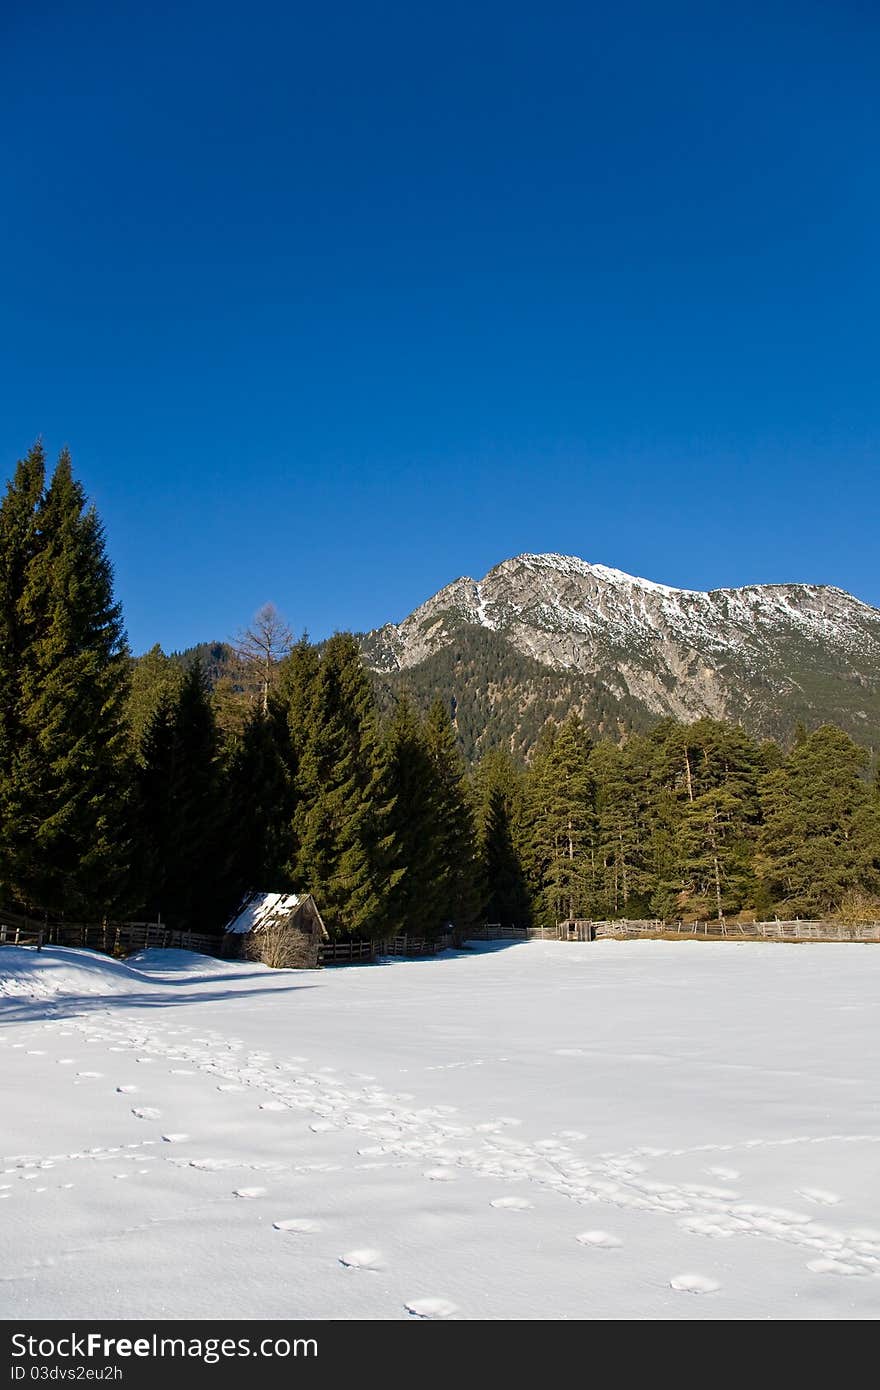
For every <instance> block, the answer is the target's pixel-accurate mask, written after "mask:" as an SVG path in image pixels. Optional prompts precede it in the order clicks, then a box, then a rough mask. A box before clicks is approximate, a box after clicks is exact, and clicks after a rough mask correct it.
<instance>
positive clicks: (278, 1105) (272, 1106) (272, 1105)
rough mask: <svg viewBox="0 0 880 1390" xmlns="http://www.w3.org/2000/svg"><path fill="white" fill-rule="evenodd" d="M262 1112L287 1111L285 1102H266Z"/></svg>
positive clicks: (262, 1106) (262, 1105)
mask: <svg viewBox="0 0 880 1390" xmlns="http://www.w3.org/2000/svg"><path fill="white" fill-rule="evenodd" d="M260 1109H261V1110H287V1109H288V1106H287V1105H285V1103H284V1101H283V1100H264V1101H263V1102H262V1103H261V1105H260Z"/></svg>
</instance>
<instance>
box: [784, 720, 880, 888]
mask: <svg viewBox="0 0 880 1390" xmlns="http://www.w3.org/2000/svg"><path fill="white" fill-rule="evenodd" d="M867 765H868V755H867V753H866V752H865V751H864V749H861V748H858V747H857V746H856V744H854V743H853V741H852V739H851V738H850V737H849V735H848V734H845V733H844V732H843V731H842V730H841V729H837V728H834V727H833V726H831V725H824V726H823V727H822V728H819V729H816V730H814V731H813V732H812V733H810V734H807V735H805V737H803V738H802V739H801V740H800V741H799V742H798V743H796V745H795V747H794V748H793V749H792V751H791V754H790V756H789V758H788V760H787V762H786V763H785V764H784V766H782V767H780V768H777V769H776V770H775V771H773V772H770V773H768V774H767V775H766V776H765V777H764V778H763V779H762V782H761V801H762V805H763V812H764V824H763V828H762V831H761V851H762V858H761V862H760V865H759V870H760V873H761V875H762V877H763V878H764V880H765V882H766V883H767V887H768V890H769V893H770V895H771V897H772V899H773V901H774V902H775V903H777V904H778V906H779V908H780V909H781V910H784V911H787V912H789V913H792V914H795V913H796V914H798V915H809V914H811V913H823V912H829V911H833V910H834V909H835V908H836V907H838V906H839V905H840V903H841V901H842V899H843V898H844V896H845V895H846V894H847V893H848V892H849V891H851V890H852V889H854V888H861V889H865V890H867V891H868V892H872V893H873V892H876V891H877V890H878V888H880V876H878V868H877V864H878V858H880V843H878V839H877V835H878V830H877V817H876V814H875V813H874V808H873V807H872V805H871V801H872V798H871V792H870V788H869V786H868V784H867V782H866V781H865V780H864V773H865V771H866V769H867Z"/></svg>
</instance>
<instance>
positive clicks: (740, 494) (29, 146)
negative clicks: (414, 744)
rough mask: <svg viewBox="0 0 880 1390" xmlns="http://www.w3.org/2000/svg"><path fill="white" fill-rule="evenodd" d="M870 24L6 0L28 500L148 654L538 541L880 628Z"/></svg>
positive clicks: (435, 579) (8, 358)
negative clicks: (852, 599) (46, 461)
mask: <svg viewBox="0 0 880 1390" xmlns="http://www.w3.org/2000/svg"><path fill="white" fill-rule="evenodd" d="M878 58H880V12H878V10H877V8H876V5H875V4H873V3H861V2H860V0H853V3H850V2H849V0H841V3H838V4H835V5H830V4H827V3H820V4H819V3H817V4H813V3H810V0H796V2H793V3H790V4H788V3H787V4H781V3H774V2H773V0H767V3H760V4H752V3H750V0H744V3H739V4H733V3H726V4H713V3H711V0H709V2H708V3H694V4H690V3H678V0H669V3H665V4H661V3H647V2H642V0H618V3H615V4H614V5H607V4H602V5H599V4H596V5H592V4H590V3H585V0H581V2H580V3H574V4H566V5H561V4H555V3H552V0H548V2H547V3H541V4H540V5H539V4H534V3H533V4H527V5H522V4H517V3H515V0H507V3H504V4H495V3H479V2H478V0H477V3H474V0H470V2H469V3H467V4H464V3H458V0H444V3H443V4H442V5H440V4H426V5H420V4H417V3H416V4H413V3H412V0H409V3H405V4H397V3H387V4H372V5H366V4H363V3H360V4H326V5H322V6H314V5H310V6H305V5H300V4H267V3H262V2H261V0H255V3H250V4H248V5H244V4H240V3H239V4H237V5H229V4H226V3H224V2H223V0H214V3H211V4H205V3H202V0H195V3H190V4H187V5H184V6H171V5H163V4H161V3H160V4H157V5H155V6H149V7H146V6H144V7H138V8H137V9H136V8H135V7H133V6H128V5H121V6H120V5H118V4H115V3H114V4H106V5H95V4H90V3H89V2H88V0H81V3H79V4H78V5H76V6H71V5H64V4H60V3H57V4H52V3H42V0H32V2H31V3H28V4H27V5H25V4H21V3H19V0H12V3H9V2H7V4H6V5H5V6H4V7H3V14H2V18H0V76H2V86H3V96H4V117H5V119H4V125H5V130H6V136H7V139H6V140H5V142H4V144H3V148H2V153H0V174H2V185H0V186H2V189H3V217H2V221H0V264H2V266H3V298H2V304H3V315H2V323H3V333H2V339H0V343H2V345H0V399H2V414H0V449H2V460H0V462H2V469H3V472H4V473H8V472H9V471H10V470H11V468H12V466H13V465H14V462H15V459H16V458H17V457H18V456H19V455H20V454H21V453H22V452H23V451H24V450H25V449H26V448H27V447H28V445H29V444H30V442H31V441H32V440H33V439H34V437H35V436H36V435H38V434H42V435H43V437H44V439H45V441H46V444H47V446H48V447H49V449H50V450H52V451H55V450H57V448H58V447H60V446H61V444H63V443H69V444H70V446H71V448H72V450H73V454H74V461H75V466H76V468H77V470H78V472H79V474H80V475H81V476H82V478H83V480H84V482H85V484H86V486H87V488H88V489H89V491H90V493H91V494H92V495H93V496H94V498H95V499H96V501H97V503H98V506H99V509H100V511H101V514H102V516H103V518H104V520H105V523H106V526H107V531H108V538H109V545H110V551H111V554H112V557H113V561H114V564H115V567H116V573H117V583H118V589H119V593H120V596H121V598H122V599H123V602H124V605H125V611H126V618H127V623H128V629H129V633H130V637H131V641H132V644H133V646H134V647H135V649H137V650H142V649H143V648H145V647H147V646H149V645H150V644H152V643H153V642H154V641H159V642H161V643H162V644H163V645H164V646H166V648H174V647H181V646H184V645H188V644H190V643H192V642H195V641H198V640H202V639H213V638H217V637H224V636H228V635H230V634H231V633H232V632H234V631H235V629H236V628H238V627H239V626H240V625H241V624H242V623H244V622H245V621H246V620H247V618H248V617H249V615H250V614H251V613H252V612H253V610H254V609H256V608H257V607H258V606H259V605H260V604H261V603H263V602H265V601H266V600H269V599H271V600H273V601H274V602H275V603H276V604H277V605H278V606H279V607H280V608H282V609H283V611H284V612H285V613H286V615H287V616H288V618H289V620H290V622H291V624H292V625H293V626H294V627H295V628H296V629H297V630H302V629H304V628H307V629H308V630H309V631H310V632H311V633H312V635H313V636H315V637H321V636H324V635H325V634H327V633H328V632H330V631H332V630H333V629H334V628H347V627H350V628H367V627H371V626H375V625H378V624H379V623H381V622H383V621H385V620H387V619H399V618H401V617H403V616H404V615H405V614H406V613H407V612H409V611H410V610H411V609H412V608H413V607H415V605H416V604H417V603H419V602H421V601H422V600H423V599H424V598H426V597H427V596H428V595H429V594H430V593H432V592H434V591H435V590H436V589H438V588H439V587H440V586H441V585H442V584H444V583H446V582H448V581H449V580H451V579H452V578H454V577H455V576H457V575H459V574H472V575H474V576H479V575H482V574H483V573H485V571H486V570H487V569H489V568H490V567H491V566H492V565H493V564H495V563H497V562H498V561H499V560H501V559H503V558H506V557H507V556H510V555H513V554H516V553H519V552H521V551H526V550H530V551H543V550H554V551H561V552H566V553H571V554H577V555H580V556H582V557H583V558H585V559H587V560H595V561H601V562H602V563H605V564H609V565H614V566H617V567H619V568H621V569H626V570H629V571H630V572H633V573H637V574H643V575H645V576H647V577H649V578H652V579H656V580H661V581H664V582H666V583H671V584H681V585H684V586H688V587H693V588H703V587H713V586H720V585H728V584H740V583H749V582H756V581H771V580H784V579H803V580H810V581H816V582H829V583H834V584H839V585H841V586H843V587H845V588H848V589H850V590H852V591H853V592H855V593H856V594H858V595H859V596H860V597H862V598H864V599H866V600H868V601H870V602H873V603H875V604H878V605H880V571H878V564H877V540H876V535H877V519H878V515H880V481H878V468H877V463H878V446H880V392H878V363H880V351H878V349H880V274H878V257H877V246H878V213H880V184H878V178H877V154H878V135H880V111H878V107H880V94H878V85H877V81H876V73H877V63H878Z"/></svg>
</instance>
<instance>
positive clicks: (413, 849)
mask: <svg viewBox="0 0 880 1390" xmlns="http://www.w3.org/2000/svg"><path fill="white" fill-rule="evenodd" d="M385 752H386V759H387V761H386V767H387V788H388V791H389V792H390V794H391V798H392V804H391V808H390V812H389V828H390V830H391V832H392V834H393V835H394V843H395V847H396V848H395V862H396V866H397V868H398V869H399V871H400V874H399V877H398V879H397V882H396V883H395V885H394V887H393V888H392V890H391V892H390V893H389V896H388V908H387V916H388V924H389V926H390V927H391V928H392V930H393V931H394V932H395V933H398V934H400V935H413V936H430V935H432V934H434V933H435V932H437V931H438V930H439V928H440V927H441V925H442V923H443V920H444V917H445V916H446V915H447V914H448V911H449V896H450V875H449V870H448V865H447V864H446V863H445V862H444V859H443V854H442V846H441V840H440V807H439V797H438V787H437V784H436V779H435V774H434V767H433V764H432V762H431V757H430V754H429V751H428V744H427V739H426V737H425V730H424V728H423V726H422V723H421V720H420V719H419V718H418V716H417V715H416V713H415V711H414V709H413V707H412V705H411V704H410V701H409V700H408V698H407V696H406V694H402V695H401V696H400V697H399V698H398V700H397V703H396V705H395V708H394V713H393V715H392V717H391V720H390V722H389V725H388V729H387V732H386V736H385Z"/></svg>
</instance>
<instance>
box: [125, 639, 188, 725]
mask: <svg viewBox="0 0 880 1390" xmlns="http://www.w3.org/2000/svg"><path fill="white" fill-rule="evenodd" d="M183 678H184V668H183V666H181V664H180V662H178V661H173V660H172V659H171V657H170V656H166V655H165V653H164V652H163V650H162V648H161V647H160V646H159V644H158V643H156V645H155V646H153V647H151V648H150V650H149V651H148V652H145V653H144V655H143V656H141V657H138V659H137V661H135V662H134V663H133V664H132V672H131V683H130V688H129V696H128V701H127V711H126V718H127V723H128V728H129V733H130V735H131V745H132V748H133V749H134V750H137V749H138V748H139V747H140V744H141V742H142V740H143V737H144V735H145V733H146V729H147V725H148V724H149V722H150V720H151V719H152V717H153V715H154V714H155V712H156V710H157V709H158V707H159V705H160V704H161V702H162V700H163V698H164V697H165V696H166V695H168V696H172V697H173V696H176V695H177V693H178V692H179V690H180V687H181V685H182V684H183Z"/></svg>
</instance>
